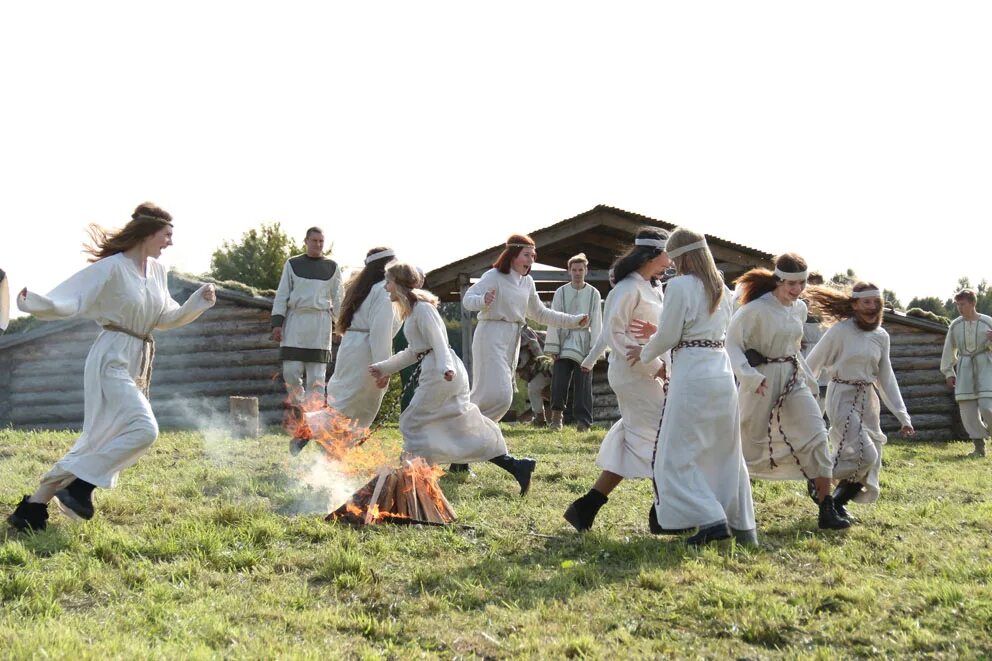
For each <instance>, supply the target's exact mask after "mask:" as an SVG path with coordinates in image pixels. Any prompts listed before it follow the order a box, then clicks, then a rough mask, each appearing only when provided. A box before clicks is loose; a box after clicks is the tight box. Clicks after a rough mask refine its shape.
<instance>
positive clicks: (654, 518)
mask: <svg viewBox="0 0 992 661" xmlns="http://www.w3.org/2000/svg"><path fill="white" fill-rule="evenodd" d="M648 530H650V531H651V534H652V535H681V534H682V533H684V532H690V531H692V528H662V527H661V524H660V523H659V522H658V512H657V510H655V508H654V505H653V504H652V505H651V509H649V510H648Z"/></svg>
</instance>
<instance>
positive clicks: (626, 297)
mask: <svg viewBox="0 0 992 661" xmlns="http://www.w3.org/2000/svg"><path fill="white" fill-rule="evenodd" d="M667 239H668V234H667V232H665V231H664V230H661V229H655V228H653V227H652V228H644V229H641V230H640V231H638V232H637V235H636V237H635V239H634V245H633V246H632V247H631V248H630V249H629V250H628V251H627V252H626V254H624V255H623V256H622V257H620V258H619V259H618V260H617V261H616V262H615V263H614V265H613V275H614V279H615V281H616V286H615V287H614V288H613V291H611V292H610V293H609V295H608V296H607V297H606V310H605V311H604V312H603V332H604V333H609V335H608V338H607V339H608V342H609V345H610V349H611V351H610V359H609V372H608V376H609V381H610V387H611V388H612V389H613V392H614V393H616V396H617V403H618V404H619V406H620V416H621V417H620V419H619V420H617V422H616V423H615V424H614V425H613V427H611V428H610V430H609V432H608V433H607V434H606V437H605V438H604V439H603V442H602V444H601V445H600V448H599V456H598V457H597V458H596V465H597V466H599V467H600V468H601V469H602V472H601V473H600V475H599V478H597V480H596V482H595V484H593V486H592V488H591V489H590V490H589V491H588V493H586V494H585V495H583V496H581V497H579V498H578V499H576V500H575V501H574V502H573V503H572V504H571V505H569V506H568V509H567V510H565V520H566V521H568V522H569V523H570V524H572V526H573V527H574V528H575V529H576V530H579V531H583V530H588V529H589V528H591V527H592V524H593V521H594V520H595V518H596V515H597V514H598V512H599V509H600V508H601V507H602V506H603V505H605V504H606V502H607V500H608V499H609V495H610V493H611V492H612V491H613V490H614V489H615V488H616V487H617V485H618V484H620V482H621V481H623V480H624V478H631V479H649V478H651V477H652V476H653V475H654V471H653V469H652V458H653V455H654V447H655V439H657V437H658V423H659V422H660V420H661V408H662V406H663V405H664V402H665V387H664V379H665V362H664V361H663V360H662V358H661V357H658V358H655V359H654V360H652V361H651V362H649V363H647V364H645V363H641V362H640V361H639V360H633V361H631V360H630V359H628V358H627V351H628V349H630V348H632V347H636V346H640V345H641V344H643V343H644V340H638V339H637V338H636V337H635V336H634V335H633V331H632V330H631V327H630V324H631V322H632V321H633V320H635V319H658V318H659V317H660V316H661V305H662V300H663V298H664V296H663V294H662V291H661V282H660V281H659V278H660V277H661V276H662V274H663V273H664V272H665V269H666V268H668V266H669V265H671V263H672V260H670V259H669V258H668V254H667V253H666V252H665V242H666V240H667ZM598 353H599V352H598V351H597V349H596V347H594V348H593V350H592V351H590V353H589V356H588V357H587V358H586V361H590V360H591V361H592V363H594V362H595V360H596V359H597V358H598V355H597V354H598ZM589 366H590V367H591V363H590V364H589Z"/></svg>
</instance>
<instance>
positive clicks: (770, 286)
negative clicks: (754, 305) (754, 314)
mask: <svg viewBox="0 0 992 661" xmlns="http://www.w3.org/2000/svg"><path fill="white" fill-rule="evenodd" d="M775 268H777V269H780V270H782V271H785V272H786V273H799V272H802V271H805V270H806V268H807V267H806V260H805V259H803V258H802V257H800V256H799V255H797V254H796V253H794V252H787V253H785V254H784V255H779V256H778V257H776V258H775ZM781 282H785V281H784V280H782V279H781V278H779V277H778V276H777V275H775V274H774V273H772V272H771V271H769V270H768V269H751V270H750V271H748V272H747V273H745V274H744V275H742V276H741V277H739V278H737V281H736V284H737V287H738V288H739V289H740V290H741V296H740V302H741V305H745V304H747V303H750V302H751V301H753V300H756V299H759V298H761V297H762V296H764V295H765V294H767V293H768V292H770V291H774V290H775V288H776V287H778V285H779V283H781Z"/></svg>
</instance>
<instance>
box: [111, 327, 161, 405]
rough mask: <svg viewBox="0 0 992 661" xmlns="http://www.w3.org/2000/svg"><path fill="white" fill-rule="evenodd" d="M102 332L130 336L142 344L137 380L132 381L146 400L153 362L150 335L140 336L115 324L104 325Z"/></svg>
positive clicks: (153, 341) (149, 388)
mask: <svg viewBox="0 0 992 661" xmlns="http://www.w3.org/2000/svg"><path fill="white" fill-rule="evenodd" d="M103 330H105V331H109V332H111V333H123V334H124V335H130V336H131V337H133V338H136V339H138V340H141V341H142V342H143V345H142V348H141V364H140V365H139V366H138V378H136V379H135V380H134V384H135V385H136V386H138V390H140V391H141V392H142V394H144V396H145V398H146V399H147V398H148V396H149V393H150V390H151V386H152V361H154V360H155V338H154V337H152V335H151V333H149V334H148V335H142V334H141V333H136V332H134V331H133V330H131V329H130V328H124V327H123V326H118V325H116V324H106V325H105V326H104V327H103Z"/></svg>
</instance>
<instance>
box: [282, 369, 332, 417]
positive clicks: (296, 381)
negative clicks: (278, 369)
mask: <svg viewBox="0 0 992 661" xmlns="http://www.w3.org/2000/svg"><path fill="white" fill-rule="evenodd" d="M304 372H306V385H305V386H304V381H303V378H304ZM282 376H283V379H285V381H286V392H288V393H289V400H290V402H291V403H292V404H294V405H296V406H300V405H302V404H303V403H304V402H308V403H309V402H313V401H314V400H316V401H317V402H318V403H319V404H321V405H323V404H324V398H325V388H326V383H327V363H304V362H302V361H299V360H284V361H283V363H282Z"/></svg>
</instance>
